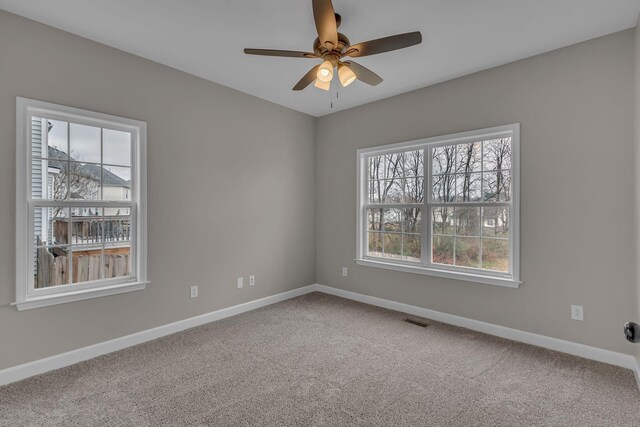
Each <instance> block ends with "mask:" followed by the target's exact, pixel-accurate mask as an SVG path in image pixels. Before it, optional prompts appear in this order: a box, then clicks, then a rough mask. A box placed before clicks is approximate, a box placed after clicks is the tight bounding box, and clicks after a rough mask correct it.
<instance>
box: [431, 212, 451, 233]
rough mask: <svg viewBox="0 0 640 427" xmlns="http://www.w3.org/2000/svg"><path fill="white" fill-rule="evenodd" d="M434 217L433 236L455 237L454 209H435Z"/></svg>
mask: <svg viewBox="0 0 640 427" xmlns="http://www.w3.org/2000/svg"><path fill="white" fill-rule="evenodd" d="M431 215H432V217H433V234H446V235H451V236H452V235H453V234H454V233H453V232H454V217H453V208H434V209H433V211H432V214H431Z"/></svg>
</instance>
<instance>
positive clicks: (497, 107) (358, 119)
mask: <svg viewBox="0 0 640 427" xmlns="http://www.w3.org/2000/svg"><path fill="white" fill-rule="evenodd" d="M633 41H634V34H633V31H632V30H627V31H624V32H620V33H616V34H613V35H610V36H607V37H603V38H599V39H595V40H591V41H588V42H585V43H581V44H578V45H575V46H571V47H567V48H564V49H560V50H557V51H553V52H550V53H546V54H543V55H540V56H536V57H532V58H529V59H526V60H522V61H518V62H515V63H511V64H508V65H504V66H501V67H498V68H494V69H491V70H488V71H483V72H480V73H477V74H473V75H470V76H466V77H463V78H459V79H456V80H452V81H448V82H445V83H442V84H439V85H435V86H431V87H428V88H424V89H421V90H417V91H414V92H411V93H407V94H403V95H399V96H396V97H393V98H389V99H386V100H382V101H379V102H376V103H373V104H369V105H365V106H362V107H358V108H354V109H351V110H348V111H344V112H340V113H337V114H333V115H329V116H325V117H323V118H321V119H320V120H319V121H318V124H317V221H318V229H317V244H318V247H317V280H318V283H321V284H325V285H330V286H336V287H339V288H342V289H348V290H352V291H356V292H360V293H363V294H368V295H374V296H377V297H381V298H388V299H391V300H396V301H400V302H404V303H409V304H414V305H418V306H423V307H427V308H430V309H434V310H439V311H443V312H446V313H452V314H456V315H460V316H465V317H469V318H472V319H478V320H482V321H487V322H491V323H496V324H499V325H504V326H507V327H512V328H516V329H521V330H524V331H531V332H534V333H539V334H543V335H548V336H551V337H556V338H561V339H566V340H570V341H575V342H578V343H584V344H588V345H593V346H597V347H602V348H606V349H610V350H614V351H619V352H623V353H627V354H633V353H634V352H635V351H636V349H635V348H634V347H633V346H632V345H631V344H628V343H627V342H626V341H625V340H624V336H623V334H622V333H621V330H622V324H623V322H624V321H625V320H627V319H630V318H633V317H635V315H636V313H637V309H638V307H637V301H636V300H635V298H631V297H630V296H631V295H635V292H636V290H635V288H636V285H635V264H636V258H635V254H634V244H633V238H632V237H631V230H630V228H631V227H630V224H633V206H634V202H633V194H634V193H635V191H636V188H635V186H634V182H633V170H634V160H633V145H634V143H633V127H634V126H633V113H632V109H633V102H634V101H633V93H632V91H630V90H629V88H630V87H631V86H632V81H633ZM434 61H437V58H434ZM363 63H364V62H363ZM365 65H366V64H365ZM517 122H518V123H521V132H522V133H521V182H522V184H521V200H522V203H521V227H522V232H521V276H522V277H521V278H522V280H523V281H524V282H525V283H524V285H522V286H521V287H520V288H519V289H509V288H501V287H497V286H490V285H481V284H475V283H469V282H462V281H456V280H450V279H442V278H436V277H430V276H422V275H415V274H410V273H401V272H395V271H388V270H382V269H376V268H372V267H363V266H357V265H355V263H354V262H353V259H354V257H355V254H356V249H355V240H356V238H355V228H356V227H355V223H356V198H355V197H356V171H355V165H356V150H357V149H359V148H363V147H371V146H376V145H381V144H388V143H393V142H398V141H404V140H412V139H418V138H424V137H429V136H435V135H442V134H448V133H453V132H461V131H467V130H472V129H480V128H486V127H490V126H497V125H503V124H509V123H517ZM342 266H348V267H349V277H347V278H343V277H341V267H342ZM571 304H581V305H583V306H584V310H585V320H584V322H578V321H572V320H571V319H570V305H571Z"/></svg>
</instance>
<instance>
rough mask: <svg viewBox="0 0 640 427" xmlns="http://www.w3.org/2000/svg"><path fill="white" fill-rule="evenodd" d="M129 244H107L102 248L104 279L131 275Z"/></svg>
mask: <svg viewBox="0 0 640 427" xmlns="http://www.w3.org/2000/svg"><path fill="white" fill-rule="evenodd" d="M130 260H131V246H130V244H128V243H125V244H108V245H107V246H106V247H105V249H104V277H103V278H104V279H113V278H115V277H125V276H130V275H131V262H130Z"/></svg>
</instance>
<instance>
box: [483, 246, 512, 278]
mask: <svg viewBox="0 0 640 427" xmlns="http://www.w3.org/2000/svg"><path fill="white" fill-rule="evenodd" d="M482 268H484V269H487V270H494V271H501V272H505V273H506V272H508V271H509V241H508V240H505V239H482Z"/></svg>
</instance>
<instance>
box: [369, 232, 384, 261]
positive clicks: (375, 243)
mask: <svg viewBox="0 0 640 427" xmlns="http://www.w3.org/2000/svg"><path fill="white" fill-rule="evenodd" d="M368 238H369V252H368V254H369V255H370V256H375V257H381V256H382V233H369V235H368Z"/></svg>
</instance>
